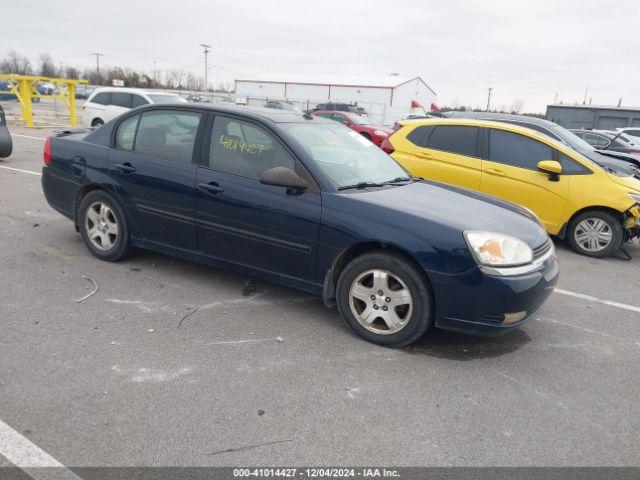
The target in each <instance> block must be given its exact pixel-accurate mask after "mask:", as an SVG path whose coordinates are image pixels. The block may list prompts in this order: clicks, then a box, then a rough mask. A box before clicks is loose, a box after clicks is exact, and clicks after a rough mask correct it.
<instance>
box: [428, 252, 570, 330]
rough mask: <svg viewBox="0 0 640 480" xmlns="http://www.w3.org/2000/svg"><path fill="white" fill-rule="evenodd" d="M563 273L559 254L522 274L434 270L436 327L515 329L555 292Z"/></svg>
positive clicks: (478, 269)
mask: <svg viewBox="0 0 640 480" xmlns="http://www.w3.org/2000/svg"><path fill="white" fill-rule="evenodd" d="M559 273H560V267H559V264H558V259H557V258H556V256H555V255H551V256H550V257H549V258H548V259H547V260H546V261H545V262H544V263H543V264H542V265H540V268H539V269H538V270H536V271H534V272H530V273H525V274H522V275H513V276H498V275H490V274H487V273H483V272H482V271H481V269H480V268H473V269H471V270H468V271H467V272H464V273H462V274H459V275H442V274H434V273H431V272H430V273H429V277H430V279H431V283H432V285H433V289H434V294H435V299H436V306H435V310H436V312H435V313H436V326H437V327H439V328H442V329H444V330H453V331H457V332H463V333H468V334H472V335H501V334H503V333H506V332H508V331H511V330H513V329H515V328H517V327H519V326H521V325H523V324H524V323H526V322H527V321H528V320H529V319H530V318H531V316H532V315H533V314H534V313H535V312H536V311H537V310H538V308H540V306H541V305H542V304H543V303H544V302H545V300H546V299H547V298H548V297H549V295H551V293H552V292H553V289H554V287H555V285H556V283H557V281H558V276H559Z"/></svg>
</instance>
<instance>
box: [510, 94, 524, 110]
mask: <svg viewBox="0 0 640 480" xmlns="http://www.w3.org/2000/svg"><path fill="white" fill-rule="evenodd" d="M523 106H524V100H522V99H521V98H520V97H516V98H515V99H514V100H513V103H512V104H511V113H520V112H521V111H522V107H523Z"/></svg>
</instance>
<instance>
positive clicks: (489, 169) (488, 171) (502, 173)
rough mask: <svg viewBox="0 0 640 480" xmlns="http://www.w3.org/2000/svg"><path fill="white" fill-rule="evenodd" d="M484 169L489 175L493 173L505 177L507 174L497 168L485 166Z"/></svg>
mask: <svg viewBox="0 0 640 480" xmlns="http://www.w3.org/2000/svg"><path fill="white" fill-rule="evenodd" d="M484 171H485V172H487V173H488V174H489V175H495V176H496V177H506V176H507V174H506V173H504V172H503V171H502V170H498V169H497V168H485V170H484Z"/></svg>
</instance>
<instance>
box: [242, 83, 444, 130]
mask: <svg viewBox="0 0 640 480" xmlns="http://www.w3.org/2000/svg"><path fill="white" fill-rule="evenodd" d="M235 88H236V96H237V97H245V98H248V99H251V98H264V99H267V98H268V99H270V100H288V101H291V102H296V103H299V104H303V103H304V102H309V105H310V107H313V106H315V105H316V104H318V103H323V102H329V101H331V102H344V103H352V104H356V103H357V104H358V105H359V106H361V107H364V108H365V109H366V110H367V112H368V113H369V118H370V119H371V121H372V123H383V124H386V125H392V124H393V123H394V122H395V121H396V120H397V119H398V118H400V117H403V116H405V115H407V114H408V113H409V111H410V109H411V102H412V101H413V100H417V101H418V102H420V103H421V104H422V105H424V106H425V107H427V108H428V107H429V106H430V105H431V104H432V103H435V100H436V92H434V91H433V89H432V88H431V87H430V86H429V85H428V84H427V83H426V82H425V81H424V80H423V79H422V78H420V77H404V76H399V75H388V76H383V77H357V76H354V77H340V76H333V75H299V74H291V75H282V74H279V75H278V74H261V75H257V76H254V77H251V78H244V79H238V80H236V82H235Z"/></svg>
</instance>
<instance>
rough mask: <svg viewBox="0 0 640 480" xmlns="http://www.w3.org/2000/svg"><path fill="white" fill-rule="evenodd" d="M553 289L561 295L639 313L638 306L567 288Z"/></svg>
mask: <svg viewBox="0 0 640 480" xmlns="http://www.w3.org/2000/svg"><path fill="white" fill-rule="evenodd" d="M554 291H555V292H556V293H560V294H562V295H568V296H570V297H574V298H579V299H581V300H587V301H588V302H594V303H602V304H604V305H609V306H611V307H617V308H623V309H625V310H631V311H632V312H638V313H640V307H634V306H633V305H627V304H624V303H618V302H612V301H611V300H602V299H601V298H598V297H592V296H591V295H585V294H584V293H576V292H570V291H569V290H562V289H560V288H556V289H555V290H554Z"/></svg>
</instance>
